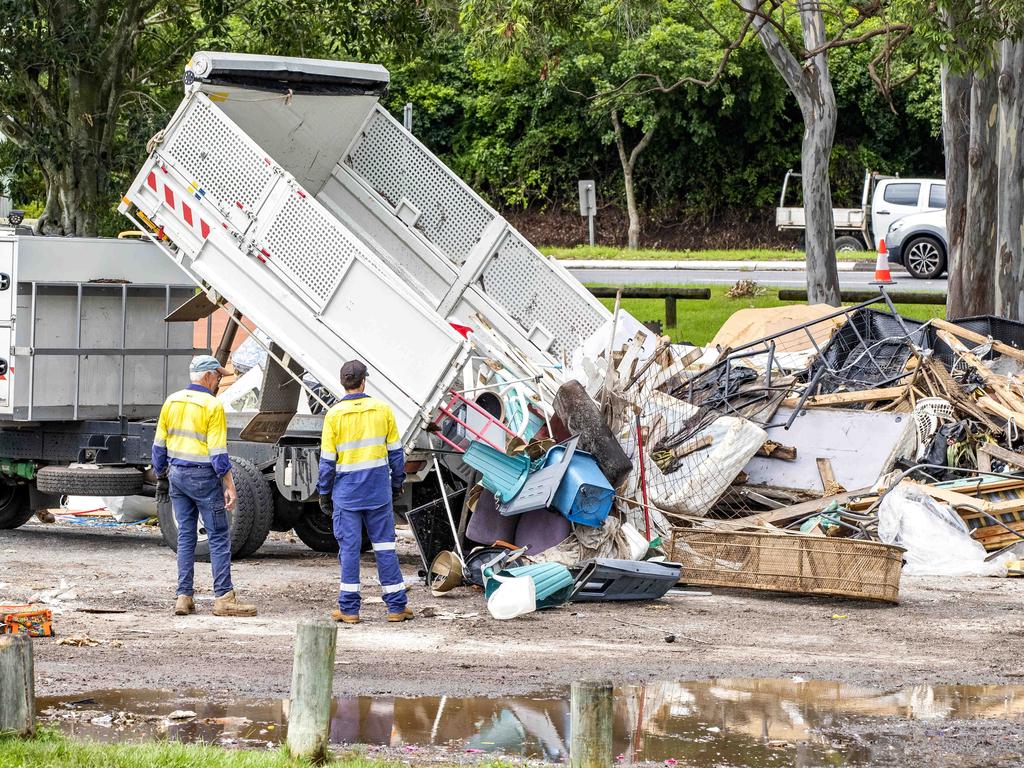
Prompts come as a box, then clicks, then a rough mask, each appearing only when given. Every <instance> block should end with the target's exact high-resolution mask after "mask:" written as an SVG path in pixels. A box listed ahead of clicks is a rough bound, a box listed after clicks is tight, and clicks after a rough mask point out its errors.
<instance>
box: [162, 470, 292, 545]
mask: <svg viewBox="0 0 1024 768" xmlns="http://www.w3.org/2000/svg"><path fill="white" fill-rule="evenodd" d="M240 461H244V459H236V458H234V457H232V459H231V464H232V472H231V475H232V477H233V478H234V480H235V491H236V492H237V494H238V499H237V500H236V501H235V508H234V509H232V510H228V528H229V530H230V531H231V557H232V558H233V559H240V558H242V557H245V555H244V554H242V551H243V548H244V547H245V546H246V544H247V543H248V541H249V536H250V535H251V534H252V533H253V528H254V526H255V522H256V515H257V507H258V506H259V490H258V487H257V486H256V483H255V480H254V479H253V478H252V477H251V476H250V475H249V473H248V472H247V471H246V470H245V469H244V468H243V467H242V466H240V464H239V462H240ZM245 463H246V464H249V462H245ZM250 466H251V465H250ZM271 514H273V510H271ZM157 518H158V519H159V521H160V535H161V536H162V537H163V540H164V544H166V545H167V546H168V547H170V548H171V550H172V551H174V552H177V551H178V521H177V520H176V519H175V516H174V509H173V506H172V505H171V503H170V502H167V503H166V504H158V505H157ZM269 530H270V527H269V525H268V526H267V531H268V532H269ZM265 538H266V534H264V535H263V539H265ZM263 539H260V544H262V543H263ZM254 551H255V550H254ZM196 560H198V561H201V562H204V563H208V562H210V540H209V537H208V536H207V533H206V528H205V526H204V525H203V520H202V517H200V519H199V525H198V530H197V537H196Z"/></svg>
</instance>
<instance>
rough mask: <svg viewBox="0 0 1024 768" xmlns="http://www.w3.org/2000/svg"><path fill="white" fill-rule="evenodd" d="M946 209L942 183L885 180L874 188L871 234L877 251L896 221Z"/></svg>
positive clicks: (943, 184) (939, 180)
mask: <svg viewBox="0 0 1024 768" xmlns="http://www.w3.org/2000/svg"><path fill="white" fill-rule="evenodd" d="M945 208H946V182H945V180H943V179H900V178H885V179H882V180H880V181H878V182H877V183H876V184H875V192H874V195H873V196H872V199H871V234H872V238H873V240H874V246H875V248H878V244H879V243H880V242H881V240H882V238H883V237H885V233H886V232H888V231H889V227H890V226H892V224H893V222H895V221H896V220H897V219H901V218H903V217H904V216H909V215H910V214H912V213H921V212H922V211H938V210H945Z"/></svg>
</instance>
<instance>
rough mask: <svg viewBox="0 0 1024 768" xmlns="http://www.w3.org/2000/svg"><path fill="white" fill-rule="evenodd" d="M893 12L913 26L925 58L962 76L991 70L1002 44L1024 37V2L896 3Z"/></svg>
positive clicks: (907, 0) (937, 0)
mask: <svg viewBox="0 0 1024 768" xmlns="http://www.w3.org/2000/svg"><path fill="white" fill-rule="evenodd" d="M891 12H892V16H893V18H894V19H897V20H900V21H905V22H907V23H909V24H912V25H913V27H914V36H913V44H914V45H915V46H917V47H918V48H919V49H920V50H921V51H922V52H923V53H924V55H926V56H928V57H929V58H930V59H931V60H932V61H936V62H943V63H945V64H947V65H948V66H949V68H950V70H951V71H952V72H955V73H958V74H966V73H968V72H973V71H979V72H983V71H987V70H990V69H991V68H992V66H993V64H994V56H995V47H996V44H997V43H998V41H1000V40H1002V39H1003V38H1011V39H1020V38H1021V37H1022V36H1024V0H989V2H976V0H892V8H891Z"/></svg>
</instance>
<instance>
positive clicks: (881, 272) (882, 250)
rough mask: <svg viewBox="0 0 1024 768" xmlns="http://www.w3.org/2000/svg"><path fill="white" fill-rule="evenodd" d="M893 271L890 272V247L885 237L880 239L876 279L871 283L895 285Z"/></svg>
mask: <svg viewBox="0 0 1024 768" xmlns="http://www.w3.org/2000/svg"><path fill="white" fill-rule="evenodd" d="M895 284H896V283H895V281H894V280H893V279H892V273H891V272H889V249H888V248H886V247H885V239H884V238H883V239H882V240H879V241H878V258H877V259H876V260H875V279H874V280H872V281H871V285H895Z"/></svg>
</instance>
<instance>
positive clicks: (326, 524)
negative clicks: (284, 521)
mask: <svg viewBox="0 0 1024 768" xmlns="http://www.w3.org/2000/svg"><path fill="white" fill-rule="evenodd" d="M294 530H295V535H296V536H298V537H299V540H300V541H301V542H302V543H303V544H305V545H306V546H307V547H309V548H310V549H312V550H313V551H314V552H337V551H338V540H337V539H336V538H334V521H333V520H331V518H329V517H328V516H327V515H325V514H324V513H323V512H322V511H321V510H320V505H319V504H317V503H316V502H309V503H306V504H303V514H302V515H301V516H300V517H299V519H298V520H296V521H295V529H294Z"/></svg>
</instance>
